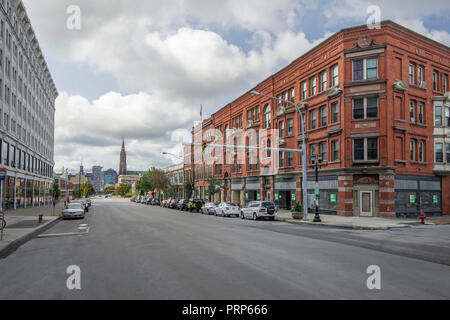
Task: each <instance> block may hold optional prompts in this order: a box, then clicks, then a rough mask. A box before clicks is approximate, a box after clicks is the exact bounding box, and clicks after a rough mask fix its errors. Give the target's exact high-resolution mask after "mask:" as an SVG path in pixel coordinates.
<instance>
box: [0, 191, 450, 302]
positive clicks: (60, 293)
mask: <svg viewBox="0 0 450 320" xmlns="http://www.w3.org/2000/svg"><path fill="white" fill-rule="evenodd" d="M80 225H86V226H83V227H81V230H82V231H83V232H88V233H85V234H84V235H70V234H71V233H74V232H75V233H76V232H79V231H80V230H79V229H78V228H80ZM449 230H450V229H449V226H438V227H433V228H432V229H428V228H426V227H414V228H409V229H401V230H395V231H394V230H392V231H390V230H388V231H354V230H339V229H332V228H323V227H306V226H298V225H292V224H288V223H284V222H277V221H274V222H272V221H251V220H245V221H243V220H241V219H236V218H222V217H215V216H205V215H202V214H199V213H187V212H180V211H176V210H170V209H166V208H161V207H156V206H147V205H142V204H136V203H132V202H130V201H128V200H119V199H115V198H113V199H104V198H101V199H98V198H96V199H93V204H92V207H91V209H90V210H89V213H88V214H87V216H86V218H85V219H84V220H62V221H60V222H58V223H57V224H56V225H55V226H54V227H53V228H51V229H49V230H47V231H45V234H44V235H41V236H43V237H36V238H34V239H32V240H31V241H29V242H28V243H26V244H24V245H23V246H21V247H20V248H19V249H18V250H17V251H16V252H13V253H12V254H11V255H10V256H8V257H6V258H5V259H3V260H0V299H2V300H4V299H67V300H69V299H231V300H236V299H252V300H258V299H286V300H290V299H448V298H450V235H449V234H450V233H449ZM58 234H61V236H57V235H58ZM64 234H66V235H64ZM45 235H53V236H49V237H46V236H45ZM55 235H56V236H55ZM432 261H435V262H432ZM436 262H440V263H436ZM71 265H75V266H79V268H80V270H81V289H80V290H69V289H68V288H67V286H66V281H67V278H68V277H69V274H67V273H66V270H67V268H68V267H69V266H71ZM370 265H376V266H379V267H380V271H381V289H379V290H377V289H374V290H369V289H368V287H367V285H366V281H367V278H368V277H369V276H370V274H368V273H367V268H368V267H369V266H370Z"/></svg>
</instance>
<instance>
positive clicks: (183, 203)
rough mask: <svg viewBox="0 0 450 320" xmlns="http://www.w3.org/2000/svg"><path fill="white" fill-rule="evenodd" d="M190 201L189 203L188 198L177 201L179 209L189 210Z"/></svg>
mask: <svg viewBox="0 0 450 320" xmlns="http://www.w3.org/2000/svg"><path fill="white" fill-rule="evenodd" d="M188 203H189V200H187V199H181V200H180V201H178V203H177V210H181V211H184V210H187V207H188Z"/></svg>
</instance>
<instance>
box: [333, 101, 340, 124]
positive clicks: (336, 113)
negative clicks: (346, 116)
mask: <svg viewBox="0 0 450 320" xmlns="http://www.w3.org/2000/svg"><path fill="white" fill-rule="evenodd" d="M331 121H332V123H336V122H338V121H339V103H338V102H334V103H332V104H331Z"/></svg>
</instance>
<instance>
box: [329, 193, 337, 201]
mask: <svg viewBox="0 0 450 320" xmlns="http://www.w3.org/2000/svg"><path fill="white" fill-rule="evenodd" d="M330 201H331V202H336V193H331V194H330Z"/></svg>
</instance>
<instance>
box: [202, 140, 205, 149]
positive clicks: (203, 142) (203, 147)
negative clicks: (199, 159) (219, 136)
mask: <svg viewBox="0 0 450 320" xmlns="http://www.w3.org/2000/svg"><path fill="white" fill-rule="evenodd" d="M205 149H206V140H205V139H203V141H202V151H205Z"/></svg>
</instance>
